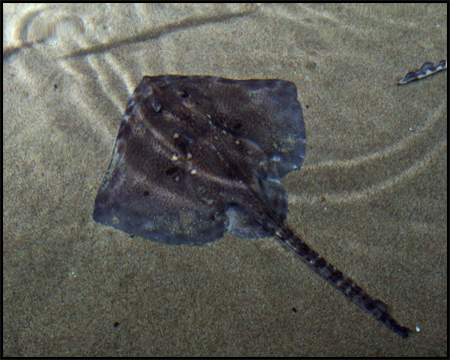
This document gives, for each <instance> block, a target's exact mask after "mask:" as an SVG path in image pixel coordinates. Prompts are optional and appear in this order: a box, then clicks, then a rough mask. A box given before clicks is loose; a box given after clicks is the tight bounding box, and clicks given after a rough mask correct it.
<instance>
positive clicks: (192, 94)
mask: <svg viewBox="0 0 450 360" xmlns="http://www.w3.org/2000/svg"><path fill="white" fill-rule="evenodd" d="M305 151H306V135H305V125H304V122H303V115H302V109H301V106H300V103H299V102H298V101H297V88H296V86H295V85H294V83H292V82H289V81H284V80H231V79H225V78H218V77H212V76H178V75H163V76H151V77H149V76H144V78H143V79H142V81H141V83H140V84H139V85H138V87H137V88H136V90H135V91H134V93H133V94H132V96H131V99H130V100H129V102H128V105H127V108H126V111H125V115H124V117H123V121H122V123H121V126H120V129H119V134H118V136H117V140H116V143H115V147H114V151H113V155H112V159H111V163H110V165H109V168H108V170H107V172H106V175H105V177H104V179H103V182H102V184H101V186H100V189H99V191H98V194H97V197H96V199H95V206H94V214H93V218H94V220H96V221H98V222H100V223H102V224H104V225H108V226H112V227H114V228H116V229H119V230H122V231H125V232H127V233H130V234H133V235H137V236H141V237H143V238H146V239H149V240H152V241H159V242H163V243H167V244H202V243H206V242H209V241H213V240H216V239H219V238H221V237H222V236H223V234H224V233H225V232H226V231H228V230H229V231H231V232H233V233H234V234H237V235H239V236H244V237H250V238H255V237H258V238H260V237H268V236H276V237H278V238H279V239H280V240H281V241H282V242H284V243H285V244H286V245H287V246H289V247H290V248H291V249H292V250H294V251H295V252H296V253H297V254H298V255H300V256H301V257H302V258H303V259H304V260H305V261H306V263H307V264H309V265H310V266H311V267H312V268H313V269H314V270H315V271H316V272H317V273H319V274H320V275H321V276H322V277H323V278H325V279H326V280H328V281H330V282H331V283H332V284H333V285H334V286H335V287H336V288H337V289H339V290H340V291H341V292H342V293H343V294H344V295H346V296H347V297H349V298H350V299H351V300H353V301H354V302H356V303H357V304H358V305H360V306H361V307H363V308H364V309H366V310H367V311H368V312H370V313H371V314H372V315H373V316H375V317H376V318H377V319H378V320H379V321H380V322H382V323H383V324H385V325H386V326H387V327H388V328H390V329H391V330H393V331H395V332H396V333H398V334H399V335H401V336H402V337H407V336H408V334H409V333H410V331H411V330H410V329H408V328H407V327H405V326H402V325H400V324H399V323H398V322H397V321H396V320H395V319H394V318H393V317H392V316H391V315H390V314H389V312H388V309H387V306H386V305H385V304H384V303H383V302H381V301H380V300H374V299H372V298H371V297H370V296H369V295H368V294H367V293H366V292H364V290H363V289H361V287H359V286H358V285H357V284H356V283H355V282H354V281H353V280H351V279H350V278H349V277H347V276H346V275H344V274H343V273H342V272H340V271H339V270H338V269H336V268H335V267H334V266H333V265H331V264H330V263H329V262H327V261H326V260H325V259H324V258H323V257H322V256H320V255H319V254H318V253H317V252H315V251H314V250H312V249H311V248H310V247H309V246H308V245H307V244H306V243H305V242H304V241H303V240H301V239H300V237H298V236H297V235H295V234H294V233H293V231H292V230H291V229H290V228H289V227H288V225H287V224H286V216H287V212H288V202H287V195H286V191H285V189H284V187H283V185H282V183H281V182H280V178H281V177H282V176H284V175H286V174H287V173H289V172H291V171H293V170H299V169H300V168H301V166H302V164H303V161H304V157H305Z"/></svg>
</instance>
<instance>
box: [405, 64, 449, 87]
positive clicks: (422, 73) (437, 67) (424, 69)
mask: <svg viewBox="0 0 450 360" xmlns="http://www.w3.org/2000/svg"><path fill="white" fill-rule="evenodd" d="M445 69H447V60H441V61H439V62H438V63H437V64H433V63H431V62H425V63H423V64H422V65H421V66H420V69H418V70H415V71H410V72H409V73H407V74H406V75H405V77H404V78H402V79H400V80H399V81H398V84H397V85H398V86H400V85H405V84H408V83H410V82H411V81H416V80H420V79H423V78H425V77H427V76H430V75H433V74H436V73H437V72H438V71H441V70H445Z"/></svg>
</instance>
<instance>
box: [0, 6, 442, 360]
mask: <svg viewBox="0 0 450 360" xmlns="http://www.w3.org/2000/svg"><path fill="white" fill-rule="evenodd" d="M3 10H4V15H3V20H4V31H3V34H4V35H3V160H4V165H3V179H4V180H3V181H4V182H3V221H4V225H3V355H4V356H10V357H11V356H21V357H24V356H295V357H299V356H326V357H328V356H332V357H336V356H377V357H382V356H383V357H384V356H397V357H410V356H417V357H430V356H433V357H443V356H447V346H448V344H447V317H448V313H447V298H448V294H447V271H448V268H447V261H448V259H447V206H448V204H447V96H448V95H447V70H443V71H441V72H439V73H437V74H435V75H433V76H430V77H428V78H426V79H423V80H420V81H417V82H412V83H410V84H407V85H405V86H396V84H397V81H398V80H399V79H400V78H402V77H403V76H404V75H405V74H406V73H407V72H408V71H412V70H416V69H418V68H419V67H420V65H421V64H422V63H424V62H426V61H430V62H435V63H436V62H438V61H440V60H445V59H447V46H448V45H447V32H448V29H447V4H433V5H426V4H418V5H417V4H416V5H410V4H401V5H399V4H395V5H392V4H391V5H365V4H362V5H335V4H328V5H316V4H311V5H308V4H300V5H295V4H289V5H282V4H280V5H268V4H266V5H262V6H256V5H244V4H235V5H224V4H217V5H208V4H206V5H194V4H184V5H177V4H169V5H156V4H155V5H154V4H147V5H133V4H125V5H120V4H115V5H106V4H93V5H84V4H83V5H82V4H79V5H77V4H65V5H53V4H51V5H39V4H31V5H26V4H17V5H14V4H6V5H5V4H4V5H3ZM160 74H181V75H212V76H219V77H225V78H231V79H252V78H254V79H284V80H288V81H292V82H294V83H295V84H296V86H297V89H298V100H299V102H300V103H301V105H302V108H303V116H304V120H305V124H306V132H307V153H306V159H305V163H304V165H303V167H302V169H301V171H294V172H292V173H290V174H288V175H287V176H285V177H284V178H283V179H282V182H283V184H284V186H285V187H286V191H287V193H288V196H289V215H288V220H287V221H288V224H289V226H290V227H291V228H292V229H293V230H294V231H295V232H296V233H298V234H299V235H300V236H301V237H302V238H303V239H304V240H305V241H306V242H307V243H308V244H310V246H311V247H312V248H313V249H315V250H316V251H318V252H319V253H320V254H322V255H323V256H324V257H325V258H326V259H328V260H329V261H330V262H331V263H333V264H334V265H335V266H336V267H338V268H339V269H340V270H341V271H342V272H344V273H346V274H347V275H349V276H351V277H352V278H353V279H354V280H356V281H357V282H358V284H359V285H361V287H363V288H364V289H365V290H366V291H367V292H368V293H369V294H371V295H372V296H373V297H374V298H377V299H380V300H382V301H383V302H385V303H386V304H387V305H388V306H389V309H390V313H391V314H392V315H393V316H394V317H395V318H396V319H397V320H398V321H399V322H401V323H402V324H404V325H406V326H408V327H410V328H411V329H414V333H412V334H411V335H410V337H409V338H408V339H403V338H401V337H400V336H398V335H397V334H395V333H393V332H392V331H390V330H389V329H387V328H386V327H385V326H383V325H382V324H380V323H379V322H377V321H376V320H375V319H373V318H372V317H371V316H370V315H369V314H368V313H366V312H365V311H363V310H362V309H361V308H359V307H358V306H356V305H355V304H354V303H352V302H350V301H349V300H348V299H346V298H345V297H344V296H343V295H342V294H341V293H340V292H339V291H337V290H336V289H334V288H333V287H332V286H330V285H329V284H328V283H327V282H325V281H324V280H323V279H322V278H320V277H319V276H317V274H315V273H314V272H313V271H311V269H310V268H309V267H308V266H307V265H305V264H304V263H303V262H302V260H301V259H300V258H299V257H298V256H297V255H296V254H295V253H293V252H292V251H290V250H289V249H288V248H286V247H285V246H284V245H283V244H281V243H280V242H279V241H278V240H277V239H276V238H263V239H246V238H241V237H238V236H235V235H233V234H230V233H227V234H226V235H225V236H224V237H223V238H222V239H220V240H217V241H215V242H212V243H210V244H207V245H205V246H187V245H183V246H171V245H167V244H162V243H156V242H151V241H149V240H146V239H143V238H140V237H137V236H136V237H130V236H129V235H128V234H126V233H124V232H121V231H118V230H115V229H113V228H110V227H106V226H103V225H101V224H99V223H97V222H95V221H94V220H93V219H92V212H93V206H94V200H95V197H96V194H97V191H98V189H99V186H100V184H101V181H102V179H103V177H104V174H105V172H106V170H107V168H108V165H109V162H110V159H111V154H112V151H113V148H114V143H115V140H116V137H117V133H118V130H119V126H120V123H121V120H122V116H123V113H124V111H125V107H126V104H127V102H128V99H129V98H130V95H131V94H132V92H133V91H134V89H135V87H136V86H137V85H138V84H139V82H140V81H141V79H142V77H143V76H144V75H160ZM416 330H417V332H416Z"/></svg>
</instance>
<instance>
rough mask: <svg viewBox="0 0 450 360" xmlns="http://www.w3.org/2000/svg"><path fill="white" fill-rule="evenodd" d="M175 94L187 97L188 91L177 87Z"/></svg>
mask: <svg viewBox="0 0 450 360" xmlns="http://www.w3.org/2000/svg"><path fill="white" fill-rule="evenodd" d="M177 95H178V96H180V97H182V98H187V97H189V94H188V92H187V91H186V90H183V89H177Z"/></svg>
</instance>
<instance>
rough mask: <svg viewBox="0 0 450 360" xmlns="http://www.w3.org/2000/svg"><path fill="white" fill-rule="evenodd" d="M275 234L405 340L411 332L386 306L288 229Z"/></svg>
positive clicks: (317, 270)
mask: <svg viewBox="0 0 450 360" xmlns="http://www.w3.org/2000/svg"><path fill="white" fill-rule="evenodd" d="M275 234H276V235H277V236H278V237H279V238H280V240H281V241H283V242H284V243H285V244H286V245H288V246H289V247H290V248H291V249H292V250H294V251H295V252H296V253H297V254H298V255H300V256H301V257H302V258H303V259H304V260H305V261H306V262H307V263H308V264H309V265H310V266H311V267H312V268H313V269H314V270H315V271H316V272H318V273H319V274H320V275H321V276H322V277H323V278H324V279H326V280H328V281H330V282H331V283H332V284H333V285H334V286H335V287H336V288H338V289H339V290H340V291H341V292H342V293H344V295H345V296H347V297H349V298H350V299H352V300H353V301H354V302H355V303H357V304H358V305H359V306H361V307H362V308H364V309H366V310H367V311H368V312H369V313H370V314H372V315H373V316H374V317H375V318H376V319H377V320H379V321H380V322H382V323H383V324H384V325H386V326H387V327H388V328H389V329H391V330H393V331H395V332H396V333H397V334H399V335H400V336H401V337H403V338H407V337H408V334H409V333H410V332H412V330H411V329H408V328H407V327H405V326H402V325H400V324H399V323H398V322H397V321H396V320H395V319H394V318H393V317H392V316H391V315H390V314H389V313H388V310H387V305H386V304H385V303H383V302H382V301H380V300H374V299H372V298H371V297H370V296H369V295H368V294H367V293H366V292H365V291H364V290H363V289H361V287H359V286H358V284H356V282H355V281H353V280H352V279H350V278H349V277H347V276H346V275H344V274H343V273H342V272H341V271H339V270H338V269H336V268H335V267H334V266H333V265H332V264H330V263H329V262H328V261H326V260H325V259H324V258H323V257H321V256H320V255H319V254H318V253H316V252H315V251H314V250H312V249H311V248H310V247H309V246H308V245H307V244H306V243H305V242H303V240H302V239H300V238H299V237H298V236H296V235H295V234H294V233H293V232H292V231H291V230H290V229H288V228H281V229H280V230H278V231H276V232H275Z"/></svg>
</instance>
